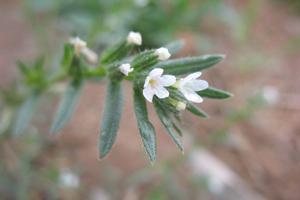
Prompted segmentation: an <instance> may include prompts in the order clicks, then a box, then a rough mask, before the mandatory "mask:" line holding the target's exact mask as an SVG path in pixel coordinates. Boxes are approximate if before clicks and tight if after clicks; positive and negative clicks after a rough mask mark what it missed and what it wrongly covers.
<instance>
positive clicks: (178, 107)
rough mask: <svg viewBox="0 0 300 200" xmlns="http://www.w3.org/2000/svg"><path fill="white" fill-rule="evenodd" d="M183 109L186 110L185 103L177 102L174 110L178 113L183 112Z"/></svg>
mask: <svg viewBox="0 0 300 200" xmlns="http://www.w3.org/2000/svg"><path fill="white" fill-rule="evenodd" d="M185 108H186V103H184V102H181V101H179V102H177V105H176V109H177V110H178V111H183V110H185Z"/></svg>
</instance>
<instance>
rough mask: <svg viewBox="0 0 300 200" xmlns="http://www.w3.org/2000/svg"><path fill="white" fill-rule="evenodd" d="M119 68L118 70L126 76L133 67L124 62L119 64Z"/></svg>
mask: <svg viewBox="0 0 300 200" xmlns="http://www.w3.org/2000/svg"><path fill="white" fill-rule="evenodd" d="M119 70H120V71H121V72H122V73H123V74H124V75H125V76H128V74H129V73H130V72H132V71H133V68H132V67H131V65H130V64H129V63H126V64H122V65H120V67H119Z"/></svg>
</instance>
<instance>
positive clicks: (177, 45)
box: [165, 40, 184, 55]
mask: <svg viewBox="0 0 300 200" xmlns="http://www.w3.org/2000/svg"><path fill="white" fill-rule="evenodd" d="M183 46H184V41H182V40H176V41H174V42H171V43H169V44H167V45H165V47H166V48H167V49H168V50H169V52H170V54H171V55H174V54H176V53H178V52H179V51H180V50H181V49H182V48H183Z"/></svg>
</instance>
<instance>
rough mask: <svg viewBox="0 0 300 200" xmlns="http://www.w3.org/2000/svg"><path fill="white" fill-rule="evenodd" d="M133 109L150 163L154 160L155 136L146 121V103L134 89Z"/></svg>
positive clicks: (138, 91) (147, 120)
mask: <svg viewBox="0 0 300 200" xmlns="http://www.w3.org/2000/svg"><path fill="white" fill-rule="evenodd" d="M133 92H134V109H135V115H136V120H137V124H138V127H139V131H140V134H141V137H142V141H143V143H144V147H145V149H146V152H147V154H148V156H149V159H150V160H151V161H155V159H156V135H155V130H154V127H153V125H152V124H151V122H150V121H149V119H148V113H147V107H146V102H145V99H144V97H143V94H142V91H141V90H140V89H139V88H137V87H135V88H134V91H133Z"/></svg>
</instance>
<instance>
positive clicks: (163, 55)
mask: <svg viewBox="0 0 300 200" xmlns="http://www.w3.org/2000/svg"><path fill="white" fill-rule="evenodd" d="M154 54H155V55H157V56H158V59H159V60H167V59H168V58H170V56H171V54H170V52H169V50H168V49H167V48H165V47H161V48H159V49H156V50H155V52H154Z"/></svg>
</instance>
